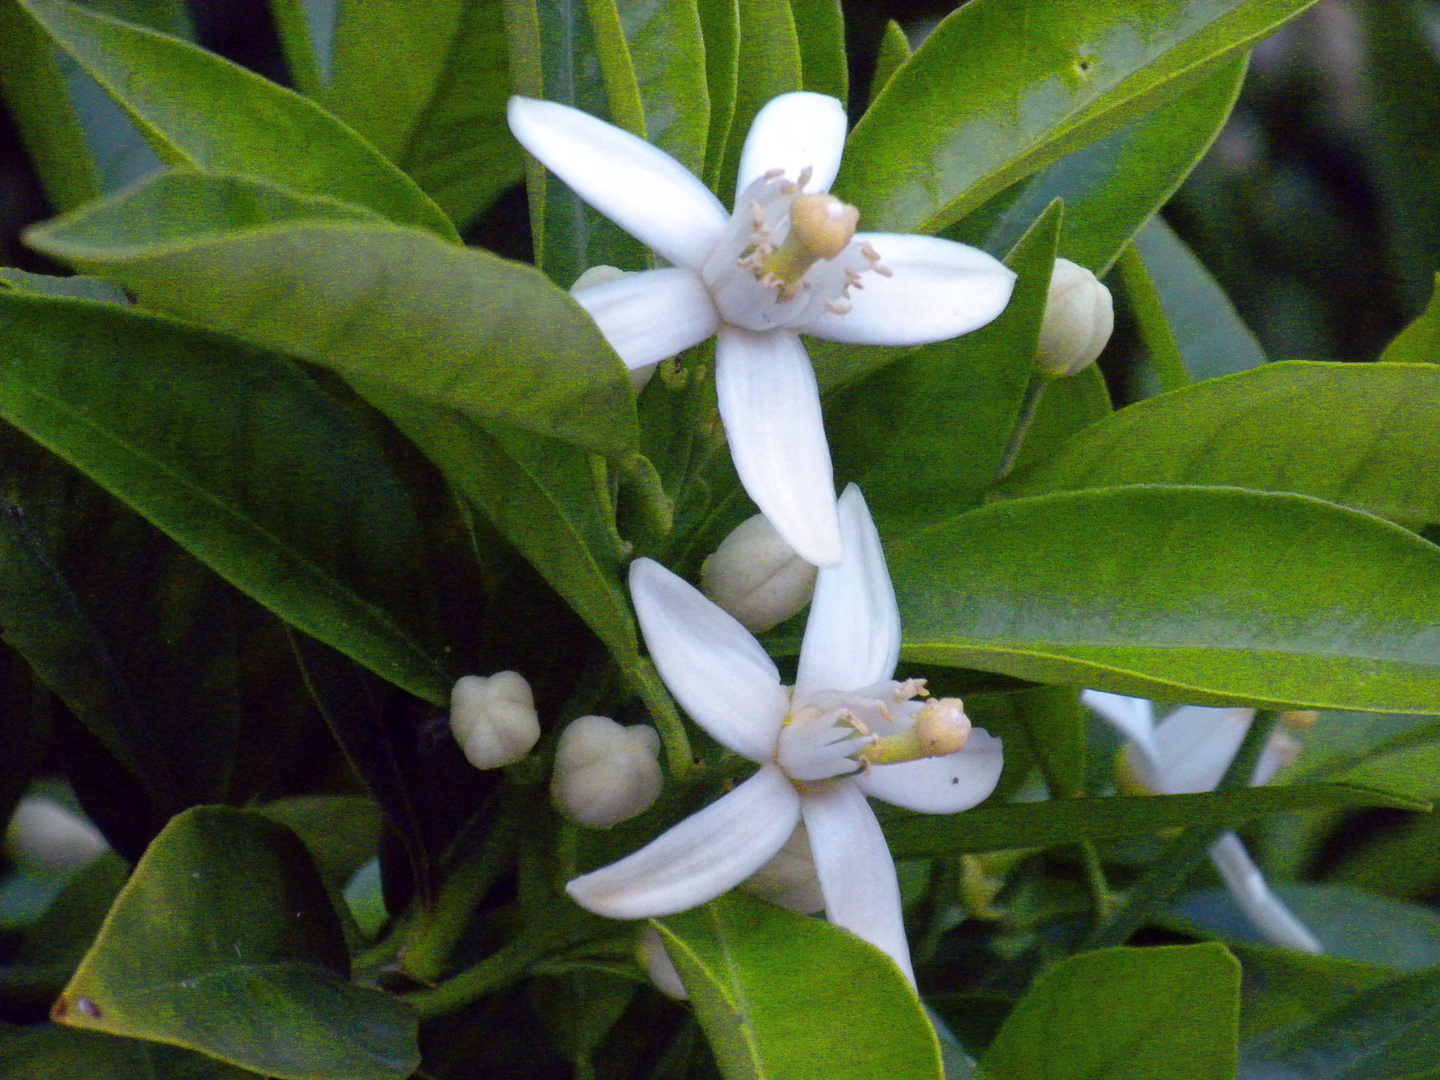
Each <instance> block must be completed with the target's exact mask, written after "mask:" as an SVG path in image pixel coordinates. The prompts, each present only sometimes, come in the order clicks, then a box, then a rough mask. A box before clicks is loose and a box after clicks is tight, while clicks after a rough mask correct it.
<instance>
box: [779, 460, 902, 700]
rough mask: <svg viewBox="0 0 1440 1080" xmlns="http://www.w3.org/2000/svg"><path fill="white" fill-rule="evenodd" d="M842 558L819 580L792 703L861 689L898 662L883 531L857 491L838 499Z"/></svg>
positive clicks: (850, 490) (850, 489)
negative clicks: (877, 528)
mask: <svg viewBox="0 0 1440 1080" xmlns="http://www.w3.org/2000/svg"><path fill="white" fill-rule="evenodd" d="M839 509H840V538H841V540H842V541H843V542H844V544H845V554H844V556H843V557H842V558H841V560H840V562H838V563H837V564H836V565H834V566H825V567H822V568H821V569H820V572H819V574H817V575H816V577H815V596H814V599H812V600H811V601H810V615H809V618H808V619H807V620H806V623H805V638H804V640H803V641H802V642H801V645H800V667H799V671H798V672H797V674H796V678H795V702H796V704H797V705H798V704H804V703H805V702H806V699H808V698H809V696H810V695H811V694H813V693H816V692H818V691H821V690H858V689H860V688H861V687H862V686H871V685H873V684H874V683H878V682H881V681H883V680H885V679H888V678H890V676H891V675H893V674H894V673H895V664H896V662H897V661H898V660H899V659H900V609H899V608H898V607H897V606H896V603H895V587H894V586H893V585H891V584H890V571H889V570H888V569H887V568H886V566H885V552H884V550H883V549H882V548H881V547H880V534H879V533H878V532H876V531H875V522H874V521H872V520H871V518H870V509H869V507H867V506H866V505H865V497H864V496H863V495H861V494H860V489H859V488H858V487H856V486H855V485H854V484H851V485H850V486H849V487H847V488H846V489H845V494H844V495H842V496H841V497H840V504H839Z"/></svg>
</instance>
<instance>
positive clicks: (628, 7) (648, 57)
mask: <svg viewBox="0 0 1440 1080" xmlns="http://www.w3.org/2000/svg"><path fill="white" fill-rule="evenodd" d="M615 7H616V9H617V12H618V16H619V20H618V21H619V25H620V30H621V33H622V34H623V35H624V41H625V48H626V51H627V53H628V54H629V58H630V64H631V71H632V73H633V78H634V80H635V86H636V91H637V93H638V95H639V102H640V107H641V110H642V112H643V115H644V119H645V137H646V138H647V139H648V140H649V141H650V142H652V143H654V144H655V145H656V146H658V147H660V149H661V150H664V151H665V152H666V153H667V154H669V155H670V156H671V157H673V158H674V159H675V160H676V161H678V162H680V164H682V165H684V166H685V167H686V168H687V169H689V170H690V171H691V172H693V173H699V172H700V170H701V168H702V167H703V166H704V164H705V141H706V136H707V134H708V132H709V130H710V104H709V92H708V89H707V84H706V73H705V59H706V58H705V42H704V40H703V39H702V37H701V28H700V14H699V11H698V10H697V8H696V4H695V0H680V2H678V3H668V4H659V5H657V4H653V3H647V2H643V0H615Z"/></svg>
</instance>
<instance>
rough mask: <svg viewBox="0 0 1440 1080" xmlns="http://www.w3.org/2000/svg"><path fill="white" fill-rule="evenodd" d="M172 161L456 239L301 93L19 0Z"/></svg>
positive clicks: (407, 182) (382, 163)
mask: <svg viewBox="0 0 1440 1080" xmlns="http://www.w3.org/2000/svg"><path fill="white" fill-rule="evenodd" d="M16 2H17V3H19V4H20V5H21V6H22V7H24V8H25V10H26V12H27V13H29V15H30V16H31V18H33V19H34V20H35V21H36V22H37V23H39V24H40V25H41V26H42V27H43V28H44V29H45V31H46V32H47V33H48V34H49V35H50V36H51V37H52V38H53V39H54V40H55V43H56V44H57V45H59V46H60V47H61V48H62V49H64V50H65V51H66V52H67V53H69V54H70V55H71V56H73V57H74V58H75V59H76V61H78V62H79V64H80V65H81V66H82V67H83V68H84V69H85V70H86V71H87V72H89V73H90V75H92V76H93V77H94V78H95V79H96V81H97V82H99V83H100V85H101V86H103V87H104V88H105V90H106V91H107V92H108V93H109V94H110V95H111V96H112V97H114V98H115V100H116V101H117V102H119V103H120V105H121V106H122V107H124V108H125V110H126V111H127V112H128V113H129V114H130V116H131V117H132V118H133V119H134V120H135V122H136V123H137V124H138V125H140V126H141V128H142V129H143V130H144V131H145V132H146V135H147V137H148V138H150V139H151V140H152V141H153V142H154V143H155V145H156V147H157V149H159V151H160V152H161V155H162V156H163V157H164V158H165V159H166V160H167V161H169V162H171V163H175V164H188V165H193V166H195V167H198V168H209V169H227V170H234V171H235V172H240V173H246V174H248V175H250V176H255V177H261V178H264V179H267V180H271V181H273V182H275V183H279V184H284V185H287V186H288V187H291V188H294V189H296V190H298V191H302V192H305V193H307V194H314V195H329V196H333V197H335V198H339V199H345V200H347V201H350V202H353V203H356V204H358V205H360V206H366V207H369V208H370V209H372V210H375V211H377V212H378V213H380V214H382V215H384V216H385V217H386V218H388V219H389V220H391V221H395V222H398V223H400V224H404V225H413V226H416V227H418V228H422V229H428V230H430V231H431V232H434V233H437V234H439V235H440V236H442V237H444V238H445V239H447V240H452V241H453V240H456V239H458V238H457V237H456V234H455V230H454V227H453V226H452V225H451V224H450V221H449V219H447V218H446V217H445V215H444V214H443V213H442V212H441V211H440V209H439V207H437V206H436V205H435V204H434V203H433V202H431V201H430V200H429V198H427V197H426V196H425V194H424V193H423V192H421V191H420V189H419V188H418V187H416V186H415V183H414V181H412V180H411V179H410V178H409V177H407V176H406V175H405V174H404V173H402V172H400V170H399V169H397V168H395V167H394V166H393V165H391V164H390V163H389V162H387V161H386V160H385V159H384V157H382V156H381V155H380V154H379V153H378V152H377V151H376V150H375V149H374V148H373V147H372V146H370V145H369V144H368V143H366V142H365V141H364V140H363V139H360V138H358V137H357V136H356V135H355V133H354V132H353V131H351V130H349V129H348V128H346V127H345V126H344V125H343V124H340V123H337V122H336V121H335V119H334V117H332V116H330V115H329V114H328V113H326V112H324V111H323V110H322V109H320V108H318V107H317V106H316V105H314V104H312V103H311V102H310V101H307V100H306V99H305V98H303V97H301V96H299V95H298V94H295V93H293V92H292V91H290V90H286V89H284V88H283V87H280V86H276V85H275V84H274V83H271V82H269V81H267V80H266V79H263V78H261V77H260V76H259V75H255V74H253V73H252V72H249V71H247V70H245V69H244V68H242V67H239V66H238V65H236V64H232V63H231V62H230V61H228V60H223V59H221V58H220V57H218V56H215V55H214V54H213V53H208V52H205V51H204V50H203V49H200V48H198V47H196V46H194V45H191V44H190V43H189V42H186V41H181V40H179V39H178V38H172V37H168V36H166V35H164V34H158V33H155V32H154V31H152V30H147V29H144V28H142V27H136V26H131V25H129V24H126V23H122V22H119V21H117V20H114V19H110V18H108V17H106V16H103V15H98V14H95V13H93V12H90V11H88V10H86V9H85V8H83V7H80V6H78V5H76V4H71V3H67V2H65V0H16Z"/></svg>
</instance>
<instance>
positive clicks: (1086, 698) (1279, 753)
mask: <svg viewBox="0 0 1440 1080" xmlns="http://www.w3.org/2000/svg"><path fill="white" fill-rule="evenodd" d="M1080 700H1081V702H1082V703H1084V705H1085V706H1086V707H1087V708H1089V709H1090V710H1091V711H1092V712H1094V713H1095V714H1096V715H1097V716H1099V717H1100V718H1101V719H1103V720H1106V721H1108V722H1109V723H1110V724H1112V725H1113V726H1114V727H1116V728H1117V729H1119V730H1120V732H1121V733H1122V734H1124V735H1125V736H1126V738H1127V740H1128V741H1127V742H1126V744H1125V750H1124V754H1125V757H1124V767H1125V772H1126V774H1127V776H1128V779H1130V780H1131V781H1132V782H1133V784H1134V786H1136V787H1139V788H1141V789H1142V790H1144V791H1148V792H1151V793H1154V794H1157V795H1187V794H1198V793H1199V792H1202V791H1211V790H1213V789H1214V787H1215V785H1216V784H1218V783H1220V779H1221V777H1223V776H1224V775H1225V770H1226V769H1228V768H1229V767H1230V762H1231V761H1233V760H1234V758H1235V754H1236V752H1238V751H1239V749H1240V744H1241V742H1243V741H1244V739H1245V733H1246V732H1247V731H1249V730H1250V724H1251V723H1252V722H1253V721H1254V719H1255V710H1254V709H1207V708H1202V707H1201V706H1198V705H1185V706H1182V707H1181V708H1179V709H1176V710H1175V711H1174V712H1172V713H1171V714H1170V715H1169V716H1167V717H1166V718H1165V719H1164V720H1162V721H1161V722H1160V723H1159V724H1158V725H1157V724H1156V723H1155V707H1154V705H1152V704H1151V703H1150V702H1149V701H1147V700H1146V699H1145V698H1134V697H1125V696H1123V695H1121V694H1110V693H1106V692H1104V691H1101V690H1086V691H1084V692H1083V693H1082V694H1081V695H1080ZM1302 715H1303V714H1302ZM1312 715H1313V714H1312ZM1295 745H1296V744H1295V743H1294V740H1291V739H1289V738H1288V737H1287V736H1285V735H1284V733H1283V732H1280V731H1278V730H1277V731H1276V733H1275V735H1274V736H1272V737H1271V740H1270V742H1269V743H1268V744H1267V745H1266V746H1265V748H1264V749H1263V750H1262V752H1261V754H1260V758H1259V760H1258V761H1256V763H1255V771H1254V772H1253V773H1252V774H1251V776H1250V783H1251V784H1252V785H1255V786H1259V785H1262V784H1268V783H1269V782H1270V780H1271V779H1272V778H1273V777H1274V775H1275V773H1276V772H1278V771H1279V769H1280V768H1281V767H1282V766H1283V765H1285V764H1286V763H1287V761H1289V760H1291V759H1293V756H1294V752H1295ZM1210 860H1211V862H1213V863H1214V864H1215V869H1216V871H1217V872H1218V873H1219V874H1220V877H1221V879H1222V880H1223V881H1224V882H1225V886H1226V888H1228V889H1229V890H1230V895H1231V896H1233V897H1234V898H1235V902H1236V904H1238V905H1239V907H1240V909H1241V910H1242V911H1243V912H1244V913H1245V915H1246V917H1247V918H1248V919H1249V920H1250V921H1251V922H1252V923H1254V924H1255V927H1256V929H1258V930H1259V931H1260V932H1261V933H1262V934H1264V935H1265V936H1266V937H1267V938H1268V939H1269V940H1271V941H1272V942H1274V943H1275V944H1276V945H1281V946H1284V947H1285V948H1289V949H1295V950H1297V951H1298V952H1307V953H1319V952H1323V951H1324V949H1323V947H1322V946H1321V944H1320V942H1319V941H1317V940H1316V938H1315V935H1314V934H1312V933H1311V932H1310V931H1309V929H1308V928H1307V927H1306V926H1305V924H1304V923H1302V922H1301V921H1300V920H1299V919H1297V918H1296V917H1295V915H1294V914H1293V913H1292V912H1291V911H1290V909H1289V908H1287V907H1286V906H1285V905H1284V904H1283V903H1281V901H1280V899H1279V898H1278V897H1277V896H1276V895H1275V894H1274V893H1272V892H1271V891H1270V887H1269V886H1268V885H1266V884H1265V879H1264V877H1263V876H1262V875H1261V873H1260V869H1259V867H1257V866H1256V865H1255V863H1254V861H1253V860H1252V859H1251V858H1250V855H1249V853H1248V852H1246V850H1245V846H1244V845H1243V844H1242V843H1240V838H1239V837H1238V836H1236V835H1235V834H1234V833H1233V832H1227V833H1225V834H1224V835H1223V836H1221V837H1220V839H1218V840H1216V841H1215V843H1214V844H1212V845H1211V847H1210Z"/></svg>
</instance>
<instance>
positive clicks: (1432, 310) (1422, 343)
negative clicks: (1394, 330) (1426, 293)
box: [1380, 274, 1440, 364]
mask: <svg viewBox="0 0 1440 1080" xmlns="http://www.w3.org/2000/svg"><path fill="white" fill-rule="evenodd" d="M1435 282H1436V285H1437V286H1440V274H1437V275H1436V276H1435ZM1380 359H1381V360H1383V361H1385V362H1386V363H1392V364H1435V363H1440V288H1437V289H1436V290H1435V291H1434V292H1432V293H1431V294H1430V302H1429V303H1427V304H1426V305H1425V310H1424V311H1422V312H1421V313H1420V317H1419V318H1417V319H1416V320H1415V321H1414V322H1412V323H1411V324H1410V325H1409V326H1407V327H1405V329H1404V330H1401V331H1400V333H1399V334H1398V335H1396V337H1395V340H1394V341H1392V342H1390V344H1389V345H1387V346H1386V347H1385V351H1384V352H1383V353H1381V354H1380Z"/></svg>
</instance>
